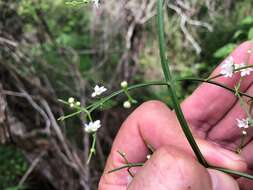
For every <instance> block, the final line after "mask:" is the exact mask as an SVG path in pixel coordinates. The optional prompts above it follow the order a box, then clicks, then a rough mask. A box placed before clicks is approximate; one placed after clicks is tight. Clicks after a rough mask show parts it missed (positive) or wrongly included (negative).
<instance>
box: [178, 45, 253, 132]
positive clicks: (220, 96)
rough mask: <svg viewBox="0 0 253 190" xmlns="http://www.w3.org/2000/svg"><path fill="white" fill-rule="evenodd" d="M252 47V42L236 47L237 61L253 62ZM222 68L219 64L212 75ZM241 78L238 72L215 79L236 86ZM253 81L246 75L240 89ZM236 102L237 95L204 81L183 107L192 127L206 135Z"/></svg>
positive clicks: (233, 54)
mask: <svg viewBox="0 0 253 190" xmlns="http://www.w3.org/2000/svg"><path fill="white" fill-rule="evenodd" d="M252 47H253V44H252V42H245V43H243V44H241V45H240V46H239V47H238V48H236V50H234V52H233V53H232V54H231V56H232V57H233V58H234V61H235V63H237V64H239V63H242V62H245V61H246V59H247V58H249V64H252V63H253V56H251V54H250V56H249V53H248V50H249V49H251V48H252ZM220 70H221V66H218V67H217V68H216V69H215V70H214V72H213V73H212V75H211V76H216V75H218V74H219V73H220ZM239 79H240V74H239V73H236V74H234V76H233V77H232V78H226V77H223V76H222V77H219V78H216V79H214V81H216V82H218V83H221V84H224V85H226V86H228V87H230V88H234V86H235V84H237V82H238V81H239ZM252 81H253V75H251V76H248V77H246V78H245V80H244V81H243V82H242V85H241V89H240V90H241V91H245V90H246V89H247V88H248V87H249V85H250V84H251V82H252ZM235 102H236V97H235V95H234V94H233V93H231V92H229V91H228V90H225V89H223V88H220V87H218V86H215V85H212V84H207V83H203V84H201V85H200V86H199V87H198V88H197V89H196V90H195V91H194V92H193V94H192V95H191V96H190V97H188V98H187V99H186V100H185V101H184V102H183V103H182V109H183V112H184V114H185V117H186V118H187V120H188V121H189V122H190V124H191V125H192V127H193V128H194V129H198V130H197V133H198V132H199V131H202V133H201V135H202V137H205V134H206V131H208V130H209V129H210V128H211V127H212V126H213V125H215V124H216V123H217V122H218V121H219V120H220V119H221V118H222V117H223V116H224V114H225V113H226V112H227V111H228V110H229V109H231V107H232V106H233V105H234V103H235Z"/></svg>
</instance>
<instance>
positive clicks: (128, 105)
mask: <svg viewBox="0 0 253 190" xmlns="http://www.w3.org/2000/svg"><path fill="white" fill-rule="evenodd" d="M123 107H124V108H126V109H128V108H131V103H130V102H129V101H125V102H124V103H123Z"/></svg>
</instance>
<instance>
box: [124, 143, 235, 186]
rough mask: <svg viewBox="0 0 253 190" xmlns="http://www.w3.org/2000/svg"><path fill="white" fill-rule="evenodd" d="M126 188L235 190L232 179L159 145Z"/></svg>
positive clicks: (170, 148)
mask: <svg viewBox="0 0 253 190" xmlns="http://www.w3.org/2000/svg"><path fill="white" fill-rule="evenodd" d="M128 189H129V190H137V189H145V190H151V189H152V190H153V189H159V190H167V189H173V190H183V189H185V190H186V189H194V190H203V189H205V190H218V189H222V190H238V185H237V183H236V181H235V180H234V179H233V178H231V177H229V176H227V175H225V174H223V173H221V172H217V171H214V170H209V172H208V170H206V169H205V168H204V167H203V166H202V165H200V164H199V163H198V162H197V161H196V160H195V159H194V158H193V157H192V156H191V155H189V154H186V153H185V152H183V151H180V150H179V149H177V148H175V147H173V146H166V147H162V148H159V149H158V150H157V151H156V152H155V153H154V154H153V155H152V157H151V159H150V160H148V162H146V164H145V165H144V167H143V168H142V169H141V170H140V172H139V173H137V174H136V176H135V177H134V179H133V181H132V182H131V183H130V185H129V187H128Z"/></svg>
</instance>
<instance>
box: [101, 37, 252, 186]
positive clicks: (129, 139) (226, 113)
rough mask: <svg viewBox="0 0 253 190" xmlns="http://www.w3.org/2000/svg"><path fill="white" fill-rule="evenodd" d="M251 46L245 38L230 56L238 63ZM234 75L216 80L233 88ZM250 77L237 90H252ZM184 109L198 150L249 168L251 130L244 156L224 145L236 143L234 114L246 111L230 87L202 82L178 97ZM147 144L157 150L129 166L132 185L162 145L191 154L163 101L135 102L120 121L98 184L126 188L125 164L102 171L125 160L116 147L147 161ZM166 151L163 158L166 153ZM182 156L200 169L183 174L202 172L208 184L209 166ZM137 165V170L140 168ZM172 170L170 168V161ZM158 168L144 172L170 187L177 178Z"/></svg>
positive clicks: (212, 160)
mask: <svg viewBox="0 0 253 190" xmlns="http://www.w3.org/2000/svg"><path fill="white" fill-rule="evenodd" d="M250 46H251V43H249V42H247V43H244V44H242V45H241V46H240V47H238V48H237V49H236V50H235V51H234V52H233V53H232V56H233V57H234V60H235V62H236V63H241V62H242V61H244V59H245V57H246V56H247V51H248V49H249V48H250ZM250 63H253V57H251V58H250ZM219 71H220V68H217V69H216V70H215V71H214V73H213V74H212V75H216V74H218V73H219ZM238 80H239V76H238V75H237V74H235V76H234V77H233V78H232V79H230V78H225V77H220V78H217V79H215V81H218V82H219V83H223V84H225V85H227V86H229V87H232V88H233V87H234V86H235V84H236V83H237V81H238ZM252 81H253V77H252V76H249V77H245V79H244V80H243V82H242V85H241V91H247V93H249V94H250V91H252V90H253V88H252V87H250V86H251V83H252ZM182 109H183V112H184V114H185V117H186V119H187V121H188V123H189V125H190V126H191V128H192V130H193V133H194V135H195V137H196V141H197V143H198V145H199V147H200V149H201V151H202V154H203V155H204V157H205V158H206V159H207V161H208V162H209V163H210V164H213V165H216V166H221V167H225V168H229V169H234V170H239V171H245V170H246V164H245V161H246V162H247V164H248V166H249V169H250V167H251V166H252V165H253V156H252V154H251V155H250V152H249V150H250V149H251V147H252V146H253V144H252V143H251V142H250V139H251V136H252V134H251V133H250V132H249V136H248V137H247V139H246V140H247V143H248V144H247V146H246V147H245V148H244V149H243V150H242V156H243V157H244V159H245V160H244V159H243V158H242V157H240V156H238V155H236V154H235V153H233V152H231V151H229V150H226V149H225V148H227V149H231V148H234V147H235V146H238V144H237V143H238V140H239V138H240V134H241V133H240V130H239V129H238V128H237V127H236V118H238V117H243V116H244V111H243V110H242V109H241V107H240V105H239V103H238V102H237V99H236V98H235V96H234V94H233V93H231V92H228V91H226V90H224V89H222V88H220V87H217V86H213V85H210V84H202V85H200V87H199V88H198V89H197V90H195V92H194V93H193V94H192V95H191V96H190V97H189V98H187V99H186V100H185V101H184V102H183V103H182ZM146 144H150V145H152V146H153V147H154V148H155V149H156V150H157V151H156V152H155V153H154V155H153V156H152V157H154V158H151V159H150V160H149V161H148V162H147V163H146V164H145V166H144V167H143V168H138V169H137V168H135V169H133V170H135V173H137V174H136V177H134V180H133V181H132V183H131V185H130V186H129V188H130V187H131V186H132V187H134V184H138V183H141V180H140V179H141V177H138V176H143V177H142V178H143V179H145V171H146V170H147V171H150V170H148V169H146V170H145V168H149V167H148V166H150V164H149V163H152V162H153V163H156V162H158V163H159V159H158V157H159V156H156V155H160V157H163V156H162V155H161V153H159V151H161V149H162V150H163V149H166V150H168V149H171V150H172V152H173V150H174V151H175V152H176V155H177V156H178V158H182V157H184V155H186V154H191V155H193V153H192V151H191V148H190V146H189V144H188V142H187V140H186V138H185V136H184V134H183V132H182V130H181V128H180V126H179V124H178V121H177V119H176V117H175V114H174V112H172V111H171V110H169V109H168V108H167V106H165V105H164V104H162V103H160V102H157V101H150V102H147V103H144V104H143V105H141V106H140V107H139V108H137V109H136V110H135V111H134V112H133V113H132V114H131V115H130V116H129V118H128V119H127V120H126V121H125V122H124V124H123V125H122V127H121V129H120V131H119V133H118V135H117V137H116V139H115V141H114V144H113V147H112V151H111V154H110V155H109V158H108V161H107V165H106V168H105V174H104V175H103V176H102V178H101V181H100V185H99V189H100V190H106V189H112V190H114V189H115V190H120V189H126V188H127V186H128V184H129V174H128V173H127V172H126V170H122V171H117V172H115V173H112V174H106V172H107V171H109V170H111V169H114V168H117V167H120V166H122V165H124V164H125V161H124V159H123V158H121V157H120V156H119V155H118V153H117V151H118V150H120V151H124V152H125V153H126V155H127V158H128V160H129V161H130V162H143V161H145V160H146V155H147V154H148V150H147V146H146ZM165 147H167V148H165ZM168 147H169V148H168ZM164 152H165V151H164ZM167 152H168V151H167ZM167 154H168V155H170V156H172V157H176V158H177V156H175V155H173V153H172V155H171V154H170V153H169V152H168V153H167ZM170 156H168V157H170ZM164 157H165V158H166V155H165V156H164ZM155 158H156V159H155ZM161 159H162V160H164V161H163V162H165V160H166V159H163V158H160V160H161ZM172 162H173V159H172V161H171V160H169V159H168V162H167V164H169V165H167V166H170V165H173V163H172ZM182 162H183V163H192V165H193V166H194V167H196V168H198V169H196V171H200V172H199V173H198V172H196V173H195V174H194V175H193V174H191V175H192V176H190V175H187V176H183V177H186V179H187V180H189V181H192V180H194V177H195V176H203V180H204V179H205V180H206V185H207V186H208V185H210V183H208V181H209V182H210V179H211V178H210V176H209V175H208V173H207V170H205V169H203V168H202V166H200V165H198V164H197V163H196V162H194V161H193V160H192V159H191V158H190V157H189V158H188V157H187V156H185V158H184V159H183V158H182ZM151 165H152V164H151ZM165 165H166V163H165ZM177 165H178V164H177V163H175V167H174V169H175V168H177V167H180V166H177ZM184 166H185V167H183V171H184V169H185V170H186V171H188V169H189V166H187V164H186V165H184ZM165 168H166V166H165ZM180 168H182V167H180ZM161 169H162V168H161ZM138 170H140V171H139V172H138ZM171 171H173V167H172V170H171ZM156 172H158V173H156ZM161 172H162V171H160V170H159V169H158V170H156V171H152V172H151V173H148V172H147V176H146V177H147V179H149V177H151V176H152V178H153V182H154V183H153V184H152V185H154V186H158V185H163V184H164V185H165V187H164V188H167V189H169V186H166V184H171V183H172V182H174V181H177V180H176V179H174V178H173V175H172V174H173V173H170V172H168V173H166V171H165V170H164V171H163V172H162V173H161ZM215 172H216V171H215ZM215 172H214V173H215ZM152 173H153V174H152ZM165 173H166V175H165V176H166V177H167V178H170V182H169V183H168V181H164V183H163V178H161V179H160V177H159V174H165ZM154 174H155V175H154ZM219 174H220V173H219ZM219 174H217V173H216V174H215V175H217V176H220V175H219ZM174 175H175V177H176V176H177V174H176V173H174ZM221 175H222V179H225V178H226V179H231V178H228V176H227V175H226V174H221ZM224 176H225V177H224ZM220 177H221V176H220ZM220 177H219V178H220ZM138 179H139V180H138ZM157 180H158V181H157ZM187 180H186V181H187ZM201 180H202V178H201ZM136 181H137V182H136ZM138 181H139V182H138ZM221 181H222V180H221ZM144 182H145V181H143V183H144ZM157 182H159V183H157ZM151 183H152V180H151V181H149V184H151ZM247 183H250V182H248V181H246V180H241V187H242V188H244V189H247V187H250V186H249V185H248V186H247V185H246V184H247ZM192 184H194V181H192ZM136 187H137V186H136ZM198 187H201V186H198ZM221 187H223V186H221V185H220V186H218V187H217V188H216V189H219V188H221ZM161 188H162V187H161ZM170 188H171V187H170ZM194 188H195V186H194V185H192V189H194ZM196 188H197V186H196ZM196 188H195V189H196ZM140 189H141V187H140ZM145 189H146V188H145ZM172 189H175V188H172ZM179 189H180V188H179ZM202 189H205V188H202ZM206 189H208V188H206ZM222 189H224V188H222Z"/></svg>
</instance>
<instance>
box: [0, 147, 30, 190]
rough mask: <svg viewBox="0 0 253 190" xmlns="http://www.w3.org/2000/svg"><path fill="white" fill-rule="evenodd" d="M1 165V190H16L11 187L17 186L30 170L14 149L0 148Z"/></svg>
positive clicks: (19, 153)
mask: <svg viewBox="0 0 253 190" xmlns="http://www.w3.org/2000/svg"><path fill="white" fill-rule="evenodd" d="M0 163H1V164H0V189H6V188H7V189H8V190H11V189H12V190H14V189H15V188H16V187H11V188H10V186H12V185H14V184H17V183H18V181H19V180H20V179H21V177H22V176H23V175H24V173H25V172H26V170H27V169H28V164H27V162H26V161H25V158H24V157H23V155H22V153H21V152H19V150H17V149H15V148H13V147H10V146H0ZM16 189H17V188H16Z"/></svg>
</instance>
